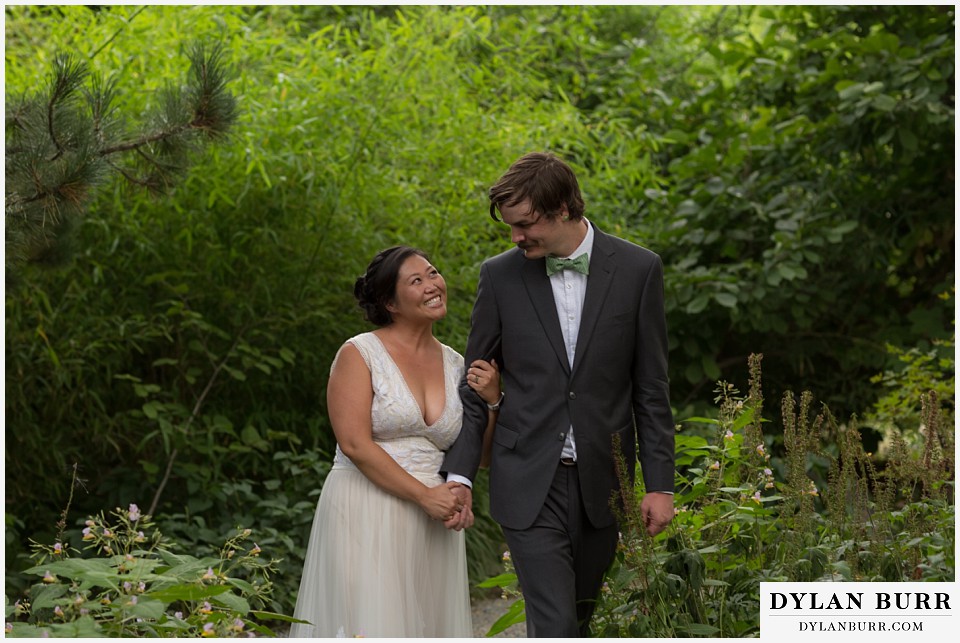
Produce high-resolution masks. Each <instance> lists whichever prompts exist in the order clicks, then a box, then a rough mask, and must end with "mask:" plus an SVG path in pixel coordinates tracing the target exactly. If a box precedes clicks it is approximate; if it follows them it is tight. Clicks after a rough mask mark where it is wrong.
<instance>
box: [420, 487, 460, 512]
mask: <svg viewBox="0 0 960 643" xmlns="http://www.w3.org/2000/svg"><path fill="white" fill-rule="evenodd" d="M454 486H456V483H454V482H446V483H444V484H441V485H437V486H436V487H430V488H428V489H427V490H426V492H424V494H423V497H422V499H421V500H420V507H421V508H422V509H423V510H424V511H425V512H427V515H428V516H430V517H431V518H433V519H434V520H440V521H447V520H450V519H451V518H453V517H454V516H455V515H456V514H457V512H458V511H460V510H461V509H462V508H463V502H461V500H460V499H459V498H458V497H457V496H456V495H455V494H454V493H453V491H452V490H451V489H452V488H453V487H454Z"/></svg>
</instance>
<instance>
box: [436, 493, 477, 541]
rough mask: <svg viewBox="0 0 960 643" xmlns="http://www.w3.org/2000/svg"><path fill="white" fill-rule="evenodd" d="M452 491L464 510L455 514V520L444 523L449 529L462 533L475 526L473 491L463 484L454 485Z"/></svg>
mask: <svg viewBox="0 0 960 643" xmlns="http://www.w3.org/2000/svg"><path fill="white" fill-rule="evenodd" d="M450 491H452V492H453V495H455V496H456V497H457V498H458V499H459V500H460V502H461V504H463V509H461V510H460V511H458V512H456V513H455V514H453V518H451V519H450V520H447V521H445V522H444V523H443V526H444V527H446V528H447V529H453V530H454V531H460V530H461V529H466V528H468V527H472V526H473V491H471V489H470V487H468V486H466V485H462V484H456V483H454V484H452V485H451V486H450Z"/></svg>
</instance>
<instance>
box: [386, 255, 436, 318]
mask: <svg viewBox="0 0 960 643" xmlns="http://www.w3.org/2000/svg"><path fill="white" fill-rule="evenodd" d="M387 310H389V311H390V313H391V314H392V315H393V318H394V320H397V319H398V318H405V319H428V320H430V321H437V320H440V319H443V318H444V317H445V316H446V314H447V283H446V282H445V281H444V280H443V276H442V275H441V274H440V271H438V270H437V269H436V268H434V267H433V266H432V265H431V264H430V262H429V261H427V260H426V259H424V258H423V257H421V256H420V255H411V256H410V257H407V259H406V260H405V261H404V262H403V265H401V266H400V271H399V273H398V275H397V294H396V297H395V298H394V300H393V302H392V303H391V304H390V305H388V306H387Z"/></svg>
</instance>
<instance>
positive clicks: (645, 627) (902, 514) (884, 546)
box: [486, 356, 956, 638]
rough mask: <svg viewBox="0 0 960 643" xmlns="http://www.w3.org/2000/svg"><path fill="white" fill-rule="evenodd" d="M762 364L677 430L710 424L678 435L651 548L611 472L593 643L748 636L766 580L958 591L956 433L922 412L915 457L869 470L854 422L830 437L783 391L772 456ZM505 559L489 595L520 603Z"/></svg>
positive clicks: (630, 496)
mask: <svg viewBox="0 0 960 643" xmlns="http://www.w3.org/2000/svg"><path fill="white" fill-rule="evenodd" d="M759 364H760V358H759V356H751V364H750V369H749V370H750V371H751V373H752V378H753V379H752V380H751V382H750V394H749V395H747V396H741V395H740V394H739V392H738V391H737V390H736V388H735V387H733V386H732V385H730V384H729V383H723V382H721V383H720V385H719V387H718V389H717V391H718V394H717V398H716V402H717V404H718V406H719V409H718V417H717V419H709V418H703V417H696V418H690V419H688V420H687V422H689V423H697V424H708V425H710V426H712V428H713V434H712V435H711V436H710V437H709V438H707V437H702V436H699V435H691V434H680V435H678V436H677V439H676V459H677V480H676V483H677V484H676V488H677V494H676V497H675V505H676V510H675V512H676V515H675V517H674V520H673V522H672V523H671V524H670V526H669V527H668V528H667V530H666V531H665V532H663V533H662V534H660V535H658V536H657V537H655V538H651V537H650V536H649V535H648V534H647V532H646V528H645V524H644V521H643V517H642V515H641V513H640V511H639V502H638V501H639V498H640V496H642V494H643V490H642V489H636V490H634V489H632V488H631V487H630V484H629V479H628V478H627V476H626V471H625V468H624V467H625V466H626V465H625V464H624V463H621V470H620V471H619V472H618V473H619V475H620V479H621V484H622V485H623V487H622V488H623V489H628V490H629V491H627V492H626V493H623V494H622V500H623V505H624V509H623V510H622V512H621V519H620V527H621V539H620V543H619V547H618V551H617V555H616V559H615V561H614V563H613V566H612V568H611V569H610V570H609V571H608V573H607V578H606V582H605V583H604V586H603V589H602V590H601V593H600V598H599V600H598V603H597V609H596V612H595V616H594V620H593V626H592V627H593V634H594V635H596V636H602V637H639V638H647V637H649V638H668V637H669V638H674V637H717V638H729V637H734V638H742V637H754V636H757V635H758V632H759V630H758V627H759V622H760V614H759V610H760V608H759V605H760V603H759V592H760V583H761V582H765V581H774V582H810V581H834V582H842V581H887V582H899V581H936V582H952V581H953V580H954V578H955V567H954V565H955V562H956V561H955V553H954V551H955V544H956V531H955V511H954V505H953V497H954V495H953V493H954V482H953V481H954V477H955V464H954V461H953V444H952V442H951V443H949V444H947V445H943V446H941V445H940V444H939V438H938V437H937V436H940V435H943V434H952V427H950V426H943V424H942V418H941V417H940V416H939V415H938V414H937V412H935V411H932V410H931V411H928V413H927V415H925V417H924V422H925V423H926V424H927V426H928V427H929V430H928V431H927V433H926V436H927V446H926V448H925V449H924V457H923V458H916V457H911V455H910V454H909V453H908V452H907V451H906V450H905V449H903V448H900V449H897V450H896V452H895V455H894V456H893V457H891V459H890V460H889V461H888V462H887V465H886V467H884V468H883V469H879V468H878V467H877V466H876V465H875V463H874V461H873V460H872V459H871V457H870V455H869V454H867V453H866V452H865V451H864V449H863V446H862V442H861V438H860V435H859V433H858V432H857V429H856V426H855V425H854V424H852V423H851V424H849V425H847V426H845V427H839V426H837V425H836V421H835V420H834V418H833V416H832V415H831V414H830V412H829V410H827V409H826V408H824V409H823V411H822V413H820V414H818V415H817V417H815V418H813V419H812V420H811V418H810V413H811V406H812V403H813V399H812V396H811V395H810V394H809V393H804V394H803V395H801V399H800V403H799V405H798V404H797V403H796V400H795V399H794V396H793V394H792V393H788V394H787V395H785V396H784V400H783V411H782V415H783V417H784V423H785V426H784V427H783V429H784V437H785V446H786V452H785V455H784V457H783V458H782V459H780V458H774V457H771V456H770V454H769V453H768V452H767V450H768V449H767V447H766V446H765V445H766V444H767V440H766V439H765V438H764V437H763V436H762V432H759V431H758V428H757V427H758V426H759V423H758V418H757V415H756V411H757V409H758V408H759V407H760V404H759V402H760V400H761V399H762V390H761V386H760V380H759V378H760V367H759ZM828 429H829V431H828ZM830 431H833V432H834V433H836V434H838V435H839V436H840V441H839V444H837V445H831V446H837V447H838V448H839V450H838V452H837V453H836V455H834V456H830V455H828V454H827V453H826V452H825V450H824V445H823V444H822V443H821V436H822V435H823V434H829V432H830ZM757 438H759V439H757ZM901 446H902V443H901ZM817 457H822V458H826V459H827V461H828V462H829V468H830V474H829V480H828V482H827V483H825V484H824V485H822V486H821V485H818V484H816V483H814V480H813V479H812V478H811V477H810V474H811V472H812V469H813V467H812V465H813V463H814V459H815V458H817ZM637 479H638V480H642V477H641V476H639V475H638V476H637ZM506 560H507V561H508V563H507V571H506V573H505V574H503V575H501V576H500V577H496V578H493V579H490V580H489V581H488V582H487V583H486V585H489V586H499V587H504V588H506V591H507V592H508V593H510V594H511V595H514V596H518V597H519V596H522V594H520V593H519V592H518V591H517V590H516V588H515V583H516V576H515V575H513V574H511V568H510V566H509V559H508V558H507V559H506ZM519 618H522V605H521V604H519V603H516V602H515V603H514V604H513V606H512V609H511V610H510V611H509V613H508V614H505V615H504V616H503V618H502V619H501V620H502V621H503V624H504V625H505V626H506V625H508V624H509V623H512V622H515V621H516V619H519ZM501 629H502V628H501ZM498 631H499V630H498Z"/></svg>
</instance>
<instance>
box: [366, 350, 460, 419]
mask: <svg viewBox="0 0 960 643" xmlns="http://www.w3.org/2000/svg"><path fill="white" fill-rule="evenodd" d="M370 334H371V335H373V336H374V337H375V338H376V339H377V342H379V344H380V347H381V348H383V352H384V353H386V355H387V359H389V360H390V363H391V364H393V368H394V369H395V370H396V371H397V375H399V376H400V381H401V382H403V388H404V389H405V390H406V391H407V395H408V396H409V397H410V401H411V402H413V405H414V406H415V407H416V408H417V411H418V415H419V417H420V423H421V424H422V425H423V426H425V427H426V428H428V429H431V428H433V427H435V426H437V424H439V423H440V420H442V419H443V418H444V416H446V414H447V398H448V394H447V356H446V354H445V352H444V348H443V344H442V343H441V344H440V362H441V366H442V367H443V410H442V411H440V415H438V416H437V419H436V420H434V421H433V424H427V416H426V413H424V410H423V408H422V407H421V406H420V403H419V402H418V401H417V398H416V396H415V395H414V394H413V391H411V390H410V385H409V384H408V383H407V378H405V377H404V376H403V371H402V370H401V369H400V365H399V364H397V361H396V360H395V359H393V355H391V354H390V349H389V348H387V345H386V344H384V343H383V340H382V339H380V336H379V335H377V334H376V333H373V332H371V333H370Z"/></svg>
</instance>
